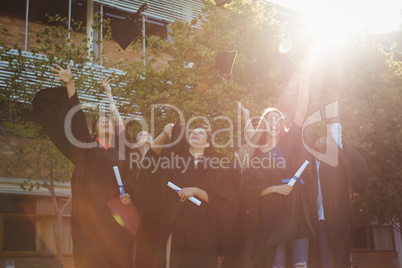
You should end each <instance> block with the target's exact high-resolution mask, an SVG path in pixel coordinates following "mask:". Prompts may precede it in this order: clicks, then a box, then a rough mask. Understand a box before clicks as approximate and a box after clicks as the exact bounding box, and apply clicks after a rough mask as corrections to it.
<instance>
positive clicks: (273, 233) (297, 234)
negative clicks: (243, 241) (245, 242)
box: [241, 124, 317, 267]
mask: <svg viewBox="0 0 402 268" xmlns="http://www.w3.org/2000/svg"><path fill="white" fill-rule="evenodd" d="M254 157H256V158H259V159H263V158H265V160H266V161H265V162H264V163H265V164H264V166H265V168H264V167H261V165H260V166H259V167H258V166H257V167H254V168H247V169H246V170H245V171H244V172H243V174H242V177H241V189H242V196H243V200H244V202H245V205H246V208H247V210H248V211H249V212H250V216H251V217H252V221H251V223H250V224H252V227H251V228H252V229H255V232H254V234H253V236H254V245H253V249H252V253H251V259H252V261H253V262H254V263H255V264H256V265H261V266H263V267H269V266H272V262H273V258H274V255H275V249H276V246H277V245H278V244H280V243H282V242H285V241H287V240H293V239H299V238H310V237H313V236H315V235H316V231H315V230H316V224H317V213H316V200H317V179H316V176H315V175H316V172H314V169H315V162H314V159H312V157H311V155H309V154H308V153H307V151H306V150H305V148H304V147H303V142H302V134H301V129H300V127H298V126H297V125H296V124H293V125H292V127H291V128H290V130H289V131H288V132H287V133H286V134H285V135H284V136H283V137H282V139H281V140H280V141H279V143H278V144H277V146H275V147H274V148H273V149H271V150H270V151H269V152H267V153H263V152H262V151H261V150H256V153H255V155H254ZM267 157H268V159H269V160H267ZM305 160H309V162H310V164H309V165H308V166H307V167H306V169H305V170H304V172H303V173H302V175H301V178H302V179H303V181H304V182H305V184H302V183H301V180H300V179H299V180H298V181H297V182H296V184H295V185H294V188H293V190H292V192H291V194H290V195H289V196H284V195H279V194H270V195H266V196H264V197H260V194H261V192H262V190H264V189H265V188H266V187H269V186H273V185H280V184H283V182H282V180H283V179H287V178H292V177H293V175H294V174H295V173H296V171H297V170H298V169H299V168H300V166H301V165H302V164H303V163H304V161H305ZM251 161H252V160H251V159H250V162H251ZM280 163H282V164H280ZM283 163H285V165H283Z"/></svg>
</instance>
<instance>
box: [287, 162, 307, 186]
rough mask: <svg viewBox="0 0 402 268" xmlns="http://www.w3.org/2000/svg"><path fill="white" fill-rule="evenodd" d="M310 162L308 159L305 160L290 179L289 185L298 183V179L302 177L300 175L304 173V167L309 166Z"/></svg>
mask: <svg viewBox="0 0 402 268" xmlns="http://www.w3.org/2000/svg"><path fill="white" fill-rule="evenodd" d="M309 163H310V162H309V161H308V160H306V161H304V163H303V165H302V166H301V167H300V168H299V170H298V171H297V172H296V174H295V175H294V176H293V178H291V179H290V181H289V182H288V185H290V186H293V185H294V184H295V183H296V181H297V179H298V178H300V175H301V174H302V173H303V171H304V169H305V168H306V167H307V165H308V164H309Z"/></svg>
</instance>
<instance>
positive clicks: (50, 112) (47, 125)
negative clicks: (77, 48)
mask: <svg viewBox="0 0 402 268" xmlns="http://www.w3.org/2000/svg"><path fill="white" fill-rule="evenodd" d="M77 105H80V102H79V99H78V96H77V94H74V95H73V96H72V97H71V98H68V96H67V89H66V88H65V87H57V88H47V89H43V90H41V91H39V92H38V93H36V95H35V97H34V99H33V101H32V106H33V112H34V118H35V121H36V122H37V123H39V125H40V126H41V127H42V129H43V130H44V132H45V133H46V134H47V135H48V137H49V138H50V140H51V141H52V142H53V143H54V145H55V146H56V147H57V148H58V149H59V150H60V152H62V153H63V154H64V155H65V156H66V157H67V158H68V159H70V161H72V162H75V151H76V150H75V149H76V148H77V147H75V146H74V145H73V144H72V143H71V142H70V139H69V138H68V136H67V134H66V131H65V129H64V124H65V120H66V118H67V114H68V113H69V111H70V110H71V109H74V108H75V107H77ZM67 119H68V118H67ZM71 134H72V136H73V137H74V139H76V140H78V141H79V142H83V143H86V142H91V141H93V139H92V137H91V136H90V134H89V131H88V127H87V123H86V120H85V115H84V112H83V111H82V109H81V107H80V106H79V107H77V111H76V112H75V113H74V115H73V116H72V118H71Z"/></svg>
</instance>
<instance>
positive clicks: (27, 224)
mask: <svg viewBox="0 0 402 268" xmlns="http://www.w3.org/2000/svg"><path fill="white" fill-rule="evenodd" d="M35 225H36V224H35V222H34V221H31V220H29V219H27V218H20V217H4V220H3V230H4V233H3V250H4V251H37V247H36V231H35Z"/></svg>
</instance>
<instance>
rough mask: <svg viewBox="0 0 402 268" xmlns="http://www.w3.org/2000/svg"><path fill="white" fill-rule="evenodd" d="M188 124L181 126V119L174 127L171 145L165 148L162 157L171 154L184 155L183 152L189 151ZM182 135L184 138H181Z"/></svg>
mask: <svg viewBox="0 0 402 268" xmlns="http://www.w3.org/2000/svg"><path fill="white" fill-rule="evenodd" d="M185 131H186V124H181V122H180V119H179V120H177V122H176V123H175V124H174V125H173V128H172V136H171V138H170V144H173V143H174V145H169V146H167V147H164V148H163V150H162V155H164V156H169V154H170V153H176V154H183V152H186V151H188V149H189V144H188V142H187V139H186V133H185ZM181 135H182V136H181Z"/></svg>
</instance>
